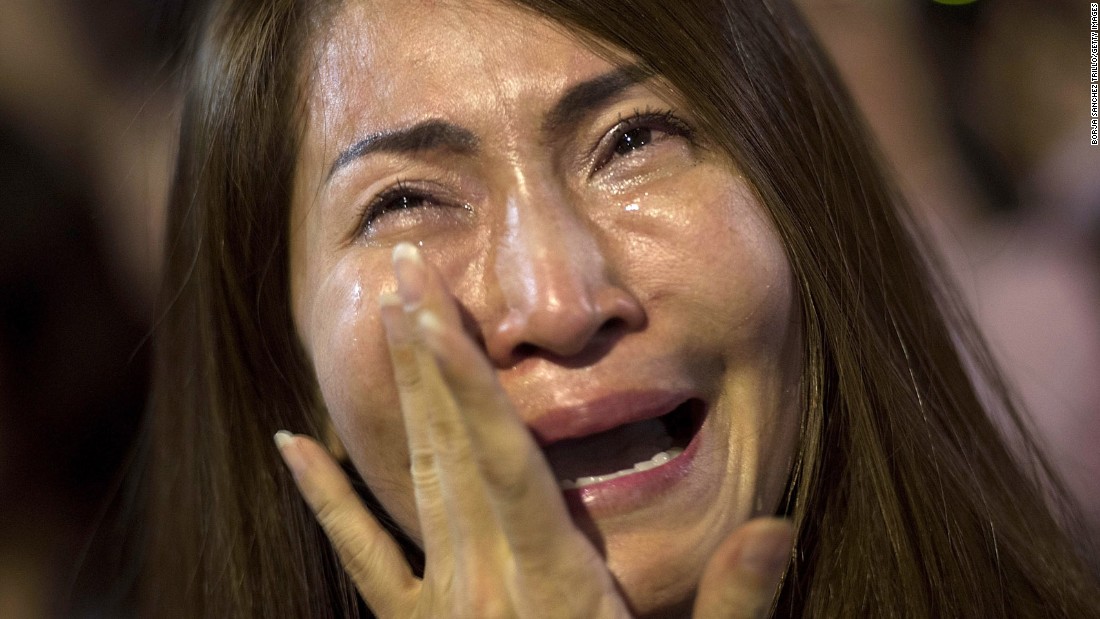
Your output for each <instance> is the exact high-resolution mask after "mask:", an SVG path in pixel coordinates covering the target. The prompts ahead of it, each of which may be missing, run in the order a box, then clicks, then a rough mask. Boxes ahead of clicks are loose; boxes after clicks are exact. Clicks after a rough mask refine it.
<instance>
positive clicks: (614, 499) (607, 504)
mask: <svg viewBox="0 0 1100 619" xmlns="http://www.w3.org/2000/svg"><path fill="white" fill-rule="evenodd" d="M705 419H706V417H705V415H704V423H703V424H701V425H700V427H699V429H698V430H697V431H696V432H695V436H693V437H691V442H690V443H688V445H687V447H685V448H684V451H683V453H681V454H680V455H678V456H676V457H675V458H673V459H671V460H669V461H668V462H666V463H664V464H662V465H661V466H658V467H655V468H652V469H649V470H648V471H641V472H638V473H633V474H630V475H625V476H623V477H616V478H615V479H609V480H607V481H602V482H599V483H595V484H592V485H589V486H585V487H583V488H574V489H571V490H563V491H562V495H563V496H564V497H565V502H566V504H567V505H568V506H569V509H570V510H571V511H578V512H581V513H585V514H587V515H588V516H589V517H595V516H611V515H615V514H622V513H626V512H630V511H633V510H635V509H638V508H640V507H643V506H646V505H650V504H652V503H653V502H654V501H655V500H657V499H658V498H660V497H661V496H662V495H664V494H666V493H668V492H669V491H670V490H671V489H672V488H673V487H674V486H676V485H677V484H679V483H680V482H681V481H682V480H683V479H684V478H685V477H686V476H687V475H688V473H690V472H691V470H692V469H693V468H694V466H693V465H694V463H695V456H696V454H697V453H698V452H699V444H700V443H701V442H702V436H703V431H704V430H705V429H706V425H707V424H706V423H705Z"/></svg>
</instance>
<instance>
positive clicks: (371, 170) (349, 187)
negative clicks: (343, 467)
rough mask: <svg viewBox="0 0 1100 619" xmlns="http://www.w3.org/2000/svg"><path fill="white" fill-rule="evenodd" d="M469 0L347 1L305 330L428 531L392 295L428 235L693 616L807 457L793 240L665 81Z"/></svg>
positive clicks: (357, 456)
mask: <svg viewBox="0 0 1100 619" xmlns="http://www.w3.org/2000/svg"><path fill="white" fill-rule="evenodd" d="M463 4H464V5H463V6H459V3H454V4H451V3H447V2H431V3H429V2H423V3H421V2H406V1H400V2H399V1H392V2H389V1H380V2H348V3H347V4H346V5H345V6H343V7H342V8H341V9H340V10H339V12H338V14H337V15H336V17H335V19H334V21H333V22H332V26H331V28H330V29H329V30H328V31H327V32H325V33H324V34H325V36H324V37H323V38H322V40H320V41H318V43H317V47H316V50H317V54H316V62H315V63H314V64H309V63H307V64H306V65H305V66H306V70H307V71H309V72H310V80H311V85H310V94H309V98H308V110H309V113H308V117H307V130H306V134H305V139H304V143H303V148H302V152H301V158H300V161H299V166H298V174H297V180H296V186H295V195H294V206H293V213H292V217H291V228H290V233H291V240H292V252H291V253H292V257H291V278H292V289H293V299H292V301H293V311H294V317H295V322H296V326H297V328H298V332H299V335H300V337H301V340H302V342H303V344H304V345H305V348H306V350H307V352H308V354H309V356H310V358H311V360H312V362H313V364H314V368H315V371H316V376H317V380H318V382H319V385H320V387H321V391H322V394H323V397H324V401H325V404H326V405H327V408H328V411H329V413H330V416H331V421H332V424H333V427H334V429H335V433H336V435H337V436H338V437H339V439H340V441H341V442H342V443H343V445H344V446H345V447H346V449H347V452H348V455H349V457H350V459H351V461H352V462H353V463H354V464H355V466H356V468H357V469H358V471H359V472H360V473H361V474H362V476H363V478H364V479H365V480H366V481H367V483H368V484H369V485H370V487H371V490H372V491H373V492H374V494H375V495H376V496H377V497H378V499H379V500H380V501H381V503H382V505H383V506H384V507H385V508H386V510H387V511H388V512H389V514H390V515H392V516H393V517H394V518H395V519H396V520H397V522H399V523H400V525H401V526H402V527H403V528H404V529H405V530H406V531H408V532H409V533H410V534H411V535H412V536H413V537H414V538H415V539H419V538H420V532H419V530H418V522H417V517H416V510H415V505H414V501H413V496H412V482H411V480H410V478H409V461H408V454H407V450H406V445H405V438H404V427H403V422H402V417H401V409H400V405H399V403H398V395H397V390H396V386H395V385H394V383H393V375H392V372H391V369H390V364H389V359H388V354H387V349H386V344H385V336H384V332H383V328H382V325H381V322H380V318H379V311H378V306H377V298H378V296H379V295H380V294H382V293H385V292H392V291H393V290H394V289H395V286H396V284H395V280H394V276H393V271H392V267H391V263H390V260H391V252H392V249H393V247H394V246H395V245H396V244H397V243H399V242H402V241H406V242H410V243H413V244H415V245H418V246H419V247H420V251H421V254H422V255H423V257H424V259H425V261H427V262H428V263H429V264H430V265H432V266H433V267H434V268H435V269H437V270H438V271H439V272H440V273H441V275H442V277H443V280H444V282H445V283H446V285H447V287H448V288H449V290H450V292H451V293H452V294H453V295H454V297H455V299H456V300H457V302H458V303H459V305H460V306H461V308H462V310H463V312H464V314H465V318H466V326H467V328H468V330H469V331H470V333H471V336H472V337H474V338H476V339H477V340H478V341H479V342H480V343H481V344H482V345H483V348H484V351H485V354H486V355H487V356H488V358H489V360H490V362H491V363H492V365H493V366H494V368H495V369H496V372H497V376H498V379H499V381H500V383H501V384H502V386H503V388H504V390H505V391H506V392H507V394H508V396H509V397H510V399H511V401H512V403H513V404H514V407H515V409H516V413H517V414H518V415H519V416H520V417H522V418H523V420H524V421H525V422H526V423H527V424H528V425H529V426H530V427H531V429H532V431H533V432H534V433H535V434H536V436H537V437H538V438H539V439H540V443H541V444H542V445H543V449H544V454H545V455H546V459H547V462H548V466H549V467H550V468H551V469H552V470H553V472H554V474H555V475H556V476H557V477H558V479H559V480H561V485H562V486H563V494H564V496H565V497H566V500H567V502H569V503H570V505H571V507H572V509H573V514H574V517H575V520H576V521H577V523H578V525H579V526H581V527H582V528H583V529H584V530H585V531H586V532H587V533H588V534H589V536H590V537H591V538H592V539H593V541H594V542H595V543H596V544H597V545H598V547H600V548H601V549H602V550H603V551H604V553H605V555H606V557H607V562H608V565H609V567H610V569H611V570H612V572H613V573H614V575H615V576H616V577H617V578H618V580H619V582H620V583H621V585H622V586H623V588H624V590H625V592H626V594H627V595H628V597H629V598H630V599H631V601H632V603H633V604H634V606H635V608H636V610H638V611H640V612H644V611H646V610H650V611H652V610H655V609H670V608H676V607H677V605H678V604H682V603H683V602H684V601H685V600H687V599H689V598H690V596H691V594H692V592H693V590H694V587H695V584H696V583H697V581H698V578H699V575H700V572H701V570H702V567H703V565H704V564H705V561H706V559H707V558H709V555H710V553H711V551H712V549H713V548H714V547H715V545H716V544H717V543H718V542H719V541H720V540H721V539H722V538H723V537H724V536H725V535H727V534H728V533H729V532H730V531H732V530H733V529H734V528H735V527H736V526H737V525H739V524H741V523H742V522H744V521H745V520H747V519H748V518H750V517H751V516H753V515H756V514H762V513H771V512H774V510H775V509H776V506H777V504H778V501H779V499H780V497H781V494H782V491H783V488H784V483H785V481H786V478H787V475H788V472H789V468H790V459H791V455H792V453H793V450H794V443H795V438H796V434H797V426H798V415H799V408H798V405H799V401H798V400H799V398H798V395H799V390H798V381H799V371H800V367H801V365H800V361H801V359H800V351H801V347H800V341H799V326H798V321H797V314H796V312H795V299H794V296H793V291H792V278H791V273H790V269H789V265H788V263H787V259H786V257H785V254H784V250H783V247H782V245H781V243H780V240H779V238H778V236H777V235H776V232H775V230H774V229H773V227H772V225H771V223H770V221H769V219H768V217H767V215H766V214H765V212H764V210H763V208H762V207H761V205H760V204H759V202H758V200H757V198H756V196H755V194H754V191H753V189H752V187H751V186H749V185H748V184H747V183H746V181H745V180H744V179H743V178H742V177H741V175H740V174H739V173H738V170H737V169H736V167H735V166H734V165H733V163H732V162H731V161H730V160H729V159H728V158H727V157H726V156H725V155H724V152H723V151H722V149H720V148H718V147H716V146H713V145H709V144H707V140H706V137H705V136H702V135H699V134H698V133H697V132H696V131H695V128H694V121H693V118H692V114H691V111H690V108H689V106H688V105H687V104H686V101H685V100H684V99H683V97H682V96H680V95H677V94H675V93H672V92H671V90H670V89H668V88H665V87H663V84H662V82H661V79H660V78H659V77H653V78H648V79H647V78H645V77H644V76H641V75H640V73H639V72H638V71H636V70H632V67H633V65H634V62H635V61H634V59H632V58H630V57H629V56H627V55H622V56H621V57H619V58H617V59H616V62H614V63H613V62H610V61H608V60H607V58H605V57H604V56H601V55H597V54H595V53H594V52H593V51H592V50H591V49H590V48H589V47H586V46H585V45H583V44H581V43H580V42H579V40H578V39H576V38H575V37H573V36H571V35H570V34H569V33H568V32H567V31H566V30H564V29H563V28H562V27H561V26H559V25H557V24H555V23H553V22H550V21H547V20H546V19H544V18H541V17H537V16H535V15H534V14H532V13H529V12H525V11H522V10H519V9H517V8H514V7H509V6H506V5H502V4H497V3H491V2H486V3H478V4H475V5H472V6H471V5H469V4H468V3H463ZM429 560H430V558H429Z"/></svg>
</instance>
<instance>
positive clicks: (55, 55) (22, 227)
mask: <svg viewBox="0 0 1100 619" xmlns="http://www.w3.org/2000/svg"><path fill="white" fill-rule="evenodd" d="M799 4H800V5H801V6H802V8H803V9H804V10H805V12H806V14H807V16H808V17H809V18H810V21H811V23H812V24H813V25H814V27H815V28H816V29H817V30H818V31H819V33H820V34H821V37H822V39H823V41H824V42H825V44H826V47H827V48H828V49H829V50H830V52H831V53H832V54H833V55H834V57H835V59H836V61H837V64H838V66H839V68H840V69H841V72H842V73H843V75H844V76H845V77H846V79H847V80H848V81H849V83H850V86H851V87H852V90H853V92H854V94H855V97H856V99H857V101H858V102H859V103H860V105H861V106H862V107H863V109H864V111H865V113H866V115H867V117H868V120H869V123H870V125H871V127H872V128H873V129H874V131H875V132H876V134H877V135H878V137H879V139H880V141H881V144H882V148H883V151H884V153H885V155H886V158H887V160H888V161H889V162H890V164H891V165H892V166H893V167H894V168H895V169H896V171H897V173H898V176H899V178H900V180H901V183H902V186H903V188H904V191H905V192H906V194H907V195H908V197H909V198H910V200H911V201H912V203H913V205H914V207H915V208H916V210H917V211H918V212H919V213H920V215H921V216H922V218H923V219H924V220H925V221H926V222H927V224H928V226H929V228H930V230H931V231H932V233H933V236H934V238H935V240H936V242H937V243H938V244H939V245H940V246H941V249H942V251H943V252H944V254H945V255H946V257H947V261H948V264H949V265H950V268H951V270H952V271H953V273H954V275H955V277H956V278H957V279H958V280H959V282H960V284H961V287H962V289H963V292H964V295H965V297H966V300H967V301H968V302H969V303H970V305H971V307H972V309H973V310H974V312H975V314H976V316H977V317H978V320H979V323H980V324H981V325H982V327H983V328H984V329H985V331H986V333H987V335H988V336H989V338H990V341H991V343H992V346H993V348H994V350H995V352H996V353H997V354H998V355H999V358H1000V359H1001V361H1002V362H1003V363H1004V365H1005V367H1006V369H1007V371H1008V374H1009V375H1010V377H1011V378H1012V380H1013V381H1014V382H1015V383H1016V385H1017V386H1018V387H1019V389H1020V391H1021V393H1022V395H1023V397H1024V399H1025V401H1026V402H1027V403H1028V404H1029V405H1030V407H1031V409H1032V411H1033V413H1034V422H1035V425H1036V427H1037V429H1038V433H1039V435H1040V436H1041V438H1042V439H1043V440H1045V441H1046V443H1047V444H1048V445H1049V446H1050V450H1051V453H1052V455H1053V456H1054V459H1055V461H1056V462H1057V463H1058V465H1059V467H1060V469H1061V470H1062V472H1063V474H1064V475H1065V476H1066V478H1067V481H1068V483H1069V485H1070V487H1071V489H1072V490H1073V491H1074V492H1075V493H1076V495H1077V496H1078V497H1079V498H1080V500H1081V503H1082V505H1083V508H1084V511H1085V514H1086V516H1087V519H1088V520H1089V522H1090V523H1091V527H1092V529H1093V531H1100V487H1098V486H1097V484H1096V483H1095V480H1096V479H1098V478H1100V449H1097V448H1096V444H1097V443H1098V442H1100V174H1098V171H1100V148H1097V147H1090V146H1089V145H1088V45H1087V42H1088V3H1087V2H1083V1H1079V0H997V1H996V2H994V1H993V0H978V1H977V2H973V3H970V4H966V5H962V6H948V5H943V4H939V3H936V2H932V0H799ZM201 5H202V2H199V1H197V0H192V1H186V0H84V1H79V0H5V2H4V5H3V7H0V196H2V203H0V617H3V618H5V619H6V618H28V619H33V618H39V617H117V616H127V613H126V602H125V594H126V585H127V582H128V575H127V574H125V573H119V572H118V571H117V568H118V561H119V559H120V558H124V557H125V555H126V553H127V552H130V550H128V549H127V548H126V547H124V546H117V545H115V544H114V543H113V541H114V540H120V539H122V537H121V536H120V535H119V533H120V530H121V529H125V527H126V521H125V520H122V521H119V520H118V519H117V518H116V516H117V508H118V506H119V505H120V504H125V503H126V502H127V497H126V494H125V492H123V491H120V482H119V480H120V476H121V475H122V473H123V472H124V471H125V470H126V468H127V463H128V462H129V459H130V458H131V455H130V449H131V446H132V444H133V440H134V437H135V436H136V433H137V432H138V431H139V427H140V423H141V417H142V413H143V410H144V405H145V395H146V390H147V387H148V369H149V342H148V340H147V337H146V336H147V334H148V332H149V329H150V325H151V324H152V323H153V321H154V314H153V298H154V296H155V294H156V289H157V268H158V261H159V256H160V253H161V245H162V239H161V226H162V223H161V219H162V216H163V210H164V202H165V195H166V191H167V186H168V182H169V178H170V167H171V161H172V157H173V154H174V151H173V149H174V145H173V140H174V138H175V134H174V131H175V122H176V120H175V119H176V113H177V107H178V101H177V98H178V91H177V87H176V80H177V74H178V67H179V61H180V58H181V55H182V50H183V48H184V41H185V38H186V37H185V34H186V32H187V30H188V24H189V23H190V22H191V21H192V20H193V19H194V17H195V15H196V14H197V13H198V11H199V10H200V8H201ZM93 534H95V535H96V536H97V539H98V540H99V541H98V542H97V543H95V544H92V543H90V542H89V540H90V539H92V537H93ZM77 570H79V571H80V574H81V577H80V578H79V579H77V578H75V573H76V571H77Z"/></svg>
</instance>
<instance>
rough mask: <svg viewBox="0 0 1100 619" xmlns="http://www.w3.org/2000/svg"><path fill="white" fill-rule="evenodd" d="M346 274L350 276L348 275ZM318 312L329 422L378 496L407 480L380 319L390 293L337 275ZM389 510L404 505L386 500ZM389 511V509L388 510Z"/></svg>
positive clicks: (317, 357) (319, 364) (348, 274)
mask: <svg viewBox="0 0 1100 619" xmlns="http://www.w3.org/2000/svg"><path fill="white" fill-rule="evenodd" d="M340 275H343V276H340ZM326 284H327V285H326V286H325V287H324V289H323V292H322V293H321V295H319V298H320V299H321V302H320V303H319V304H318V306H317V308H316V311H315V312H314V321H313V324H314V329H315V333H317V334H320V335H321V337H319V338H315V339H314V341H315V342H316V343H317V346H316V347H315V348H314V366H315V369H316V372H317V380H318V384H319V386H320V389H321V396H322V397H323V398H324V402H325V406H326V408H327V410H328V414H329V418H330V419H331V422H332V424H333V429H334V430H335V432H336V435H337V437H338V438H339V439H340V441H341V442H342V443H343V446H344V448H345V449H346V451H347V453H348V455H349V456H350V458H351V460H352V463H353V464H354V465H355V468H356V470H358V471H359V473H360V475H361V476H362V477H363V479H364V480H365V481H366V482H367V483H368V485H370V486H371V488H372V490H374V491H375V493H376V494H380V495H386V494H387V492H386V490H385V489H389V491H390V492H389V493H390V494H392V493H393V489H394V488H401V487H404V486H407V484H402V483H400V482H401V480H402V479H403V478H404V477H407V469H408V467H407V465H406V462H407V459H408V458H407V450H406V449H405V433H404V425H403V421H402V418H401V408H400V404H399V401H398V396H397V391H396V387H395V385H394V379H393V370H392V368H391V366H390V363H389V352H388V350H387V349H386V344H385V342H386V337H385V332H384V331H383V328H382V323H381V317H380V315H379V312H378V304H377V298H378V295H379V294H380V293H379V290H382V286H381V285H379V284H378V283H377V282H369V281H367V280H365V279H364V278H363V277H362V276H361V275H360V273H359V271H358V270H357V269H337V270H336V273H335V274H334V276H333V277H330V278H329V280H328V282H326ZM379 498H380V499H381V500H382V501H383V503H384V504H389V503H394V502H396V501H400V499H399V498H398V497H396V496H394V497H386V496H379ZM387 507H389V505H387Z"/></svg>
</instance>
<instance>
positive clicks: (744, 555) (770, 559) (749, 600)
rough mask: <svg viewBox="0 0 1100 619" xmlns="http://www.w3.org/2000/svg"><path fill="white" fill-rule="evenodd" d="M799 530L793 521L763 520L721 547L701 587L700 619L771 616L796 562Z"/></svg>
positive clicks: (753, 522)
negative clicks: (779, 589)
mask: <svg viewBox="0 0 1100 619" xmlns="http://www.w3.org/2000/svg"><path fill="white" fill-rule="evenodd" d="M793 540H794V528H793V527H792V526H791V523H790V522H789V521H787V520H781V519H778V518H757V519H755V520H751V521H749V522H748V523H746V524H744V525H742V526H741V527H739V528H738V529H737V530H735V531H734V532H733V533H731V534H730V535H729V537H727V538H726V539H725V540H723V542H722V543H721V544H720V545H719V546H718V550H717V551H716V552H715V553H714V555H713V556H711V558H710V561H709V562H708V563H707V567H706V569H705V570H704V571H703V577H702V579H700V581H699V591H698V593H697V594H696V597H695V612H694V613H693V614H692V617H694V619H759V618H761V617H765V616H767V613H768V611H769V610H770V609H771V604H772V599H773V598H774V597H775V590H776V587H777V586H778V585H779V578H780V577H781V576H782V575H783V573H784V572H785V571H786V569H787V564H788V562H789V561H790V555H791V544H792V543H793Z"/></svg>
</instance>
